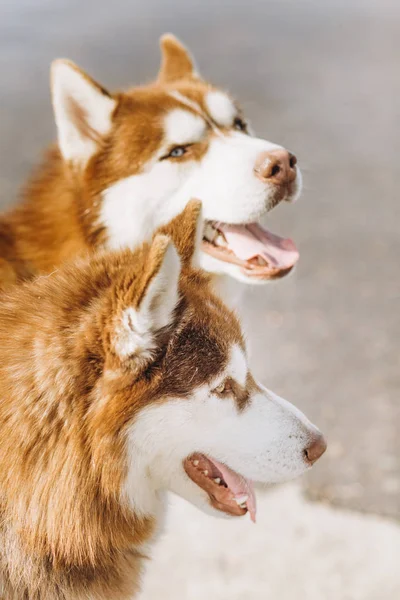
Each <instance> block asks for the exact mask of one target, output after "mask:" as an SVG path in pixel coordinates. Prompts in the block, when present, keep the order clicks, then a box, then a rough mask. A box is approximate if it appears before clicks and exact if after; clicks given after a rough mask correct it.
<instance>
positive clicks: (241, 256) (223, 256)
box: [202, 221, 299, 280]
mask: <svg viewBox="0 0 400 600" xmlns="http://www.w3.org/2000/svg"><path fill="white" fill-rule="evenodd" d="M202 249H203V251H204V252H206V253H207V254H210V255H211V256H213V257H214V258H217V259H218V260H222V261H224V262H227V263H231V264H234V265H237V266H238V267H239V268H240V270H241V272H242V273H243V274H244V275H246V276H247V277H249V278H252V279H260V280H263V279H265V280H267V279H277V278H279V277H283V276H284V275H286V274H287V273H289V272H290V271H291V270H292V268H293V267H294V265H295V264H296V262H297V261H298V259H299V252H298V250H297V248H296V246H295V245H294V243H293V242H292V240H291V239H288V238H282V237H280V236H278V235H275V234H273V233H271V232H270V231H268V230H267V229H265V228H264V227H262V226H261V225H259V224H258V223H248V224H246V225H229V224H228V223H222V222H221V221H206V224H205V227H204V235H203V243H202Z"/></svg>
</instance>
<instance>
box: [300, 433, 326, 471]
mask: <svg viewBox="0 0 400 600" xmlns="http://www.w3.org/2000/svg"><path fill="white" fill-rule="evenodd" d="M325 450H326V441H325V438H324V436H323V435H322V433H316V434H314V435H313V436H312V438H311V440H310V442H309V444H308V446H307V448H305V450H304V456H305V459H306V461H307V462H308V463H310V465H313V464H314V463H315V462H317V460H318V459H319V458H321V456H322V455H323V453H324V452H325Z"/></svg>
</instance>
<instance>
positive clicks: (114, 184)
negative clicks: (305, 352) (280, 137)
mask: <svg viewBox="0 0 400 600" xmlns="http://www.w3.org/2000/svg"><path fill="white" fill-rule="evenodd" d="M51 81H52V84H51V87H52V98H53V105H54V112H55V118H56V123H57V128H58V146H59V148H58V149H53V150H52V151H51V152H50V153H49V154H48V156H47V158H46V160H45V162H44V164H43V166H42V168H41V169H40V170H39V172H38V173H37V175H36V177H35V178H34V179H33V181H32V182H31V184H30V185H29V186H28V187H27V190H26V193H25V200H24V202H23V203H22V204H21V205H20V206H19V207H18V208H17V209H15V210H14V211H12V212H11V213H10V214H9V215H7V216H5V217H4V218H3V220H2V221H1V222H0V260H1V262H0V278H1V280H2V281H3V286H4V285H6V284H7V283H12V282H14V281H17V280H19V279H24V278H26V277H27V276H29V275H30V274H37V273H40V272H48V271H51V270H53V269H54V267H56V266H58V265H59V264H60V263H61V262H63V261H64V260H67V259H70V258H71V257H73V256H74V255H76V254H79V253H82V252H83V251H85V250H87V249H90V248H94V247H108V248H120V247H126V246H128V247H135V246H136V245H137V244H138V243H141V242H142V241H144V240H146V239H149V238H151V236H152V235H153V233H154V231H155V230H156V229H157V228H158V227H159V226H160V225H162V224H163V223H166V222H168V221H169V220H170V219H171V218H172V217H173V216H175V215H176V214H178V213H179V212H180V211H181V210H182V209H183V207H184V206H185V205H186V203H187V201H188V200H189V199H190V198H193V197H195V198H199V199H200V200H201V201H202V202H203V207H204V217H205V219H206V225H205V228H204V232H203V236H204V237H203V246H202V254H201V264H202V266H203V268H205V269H206V270H208V271H210V272H211V273H216V274H228V275H230V276H232V277H235V278H236V279H239V280H240V281H243V282H246V283H261V282H265V281H268V280H270V279H274V278H278V277H282V276H283V275H285V274H287V273H288V272H289V271H290V270H291V269H292V267H293V265H294V264H295V263H296V261H297V259H298V252H297V250H296V248H295V246H294V244H293V242H292V241H291V240H288V239H283V238H280V237H278V236H275V235H273V234H271V233H270V232H269V231H267V230H266V229H264V228H263V227H262V226H261V225H260V224H259V220H260V219H261V218H262V217H263V216H264V215H265V214H266V213H267V211H269V210H270V209H271V208H273V207H274V206H275V205H276V204H278V203H279V202H281V201H288V202H290V201H294V200H295V199H296V198H297V197H298V196H299V193H300V190H301V174H300V171H299V169H298V167H297V164H296V162H297V161H296V157H295V156H294V155H293V154H291V153H290V152H288V151H287V150H285V149H284V148H282V147H281V146H278V145H277V144H274V143H271V142H268V141H266V140H263V139H258V138H256V137H253V136H252V135H251V133H250V129H249V126H248V124H247V121H246V119H245V117H244V115H243V113H242V111H241V109H240V108H239V107H238V105H237V104H236V102H235V101H234V100H233V99H232V98H231V97H230V96H229V95H228V94H227V93H225V92H222V91H221V90H219V89H218V88H216V87H215V86H213V85H211V84H209V83H206V82H205V81H204V80H203V79H201V77H200V76H199V75H198V73H197V72H196V71H195V69H194V66H193V62H192V59H191V58H190V56H189V54H188V52H187V50H186V49H185V48H184V47H183V46H182V45H181V44H180V43H179V42H178V41H177V40H176V39H175V38H174V37H173V36H171V35H167V36H164V37H163V38H162V64H161V68H160V72H159V75H158V78H157V81H156V82H154V83H152V84H149V85H146V86H142V87H138V88H133V89H131V90H128V91H126V92H122V93H115V94H110V93H109V92H107V91H106V90H105V89H104V88H103V87H101V86H100V85H98V84H97V83H95V82H94V81H93V80H92V79H91V78H90V77H89V76H88V75H86V74H85V73H84V72H83V71H82V70H80V69H79V68H78V67H77V66H75V65H74V64H73V63H71V62H69V61H65V60H58V61H55V62H54V64H53V66H52V77H51Z"/></svg>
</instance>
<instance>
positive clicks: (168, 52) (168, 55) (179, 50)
mask: <svg viewBox="0 0 400 600" xmlns="http://www.w3.org/2000/svg"><path fill="white" fill-rule="evenodd" d="M160 46H161V67H160V71H159V73H158V81H160V82H162V83H172V82H174V81H178V80H179V79H188V78H189V79H190V78H197V77H198V74H197V72H196V69H195V65H194V61H193V58H192V56H191V55H190V52H189V50H187V49H186V48H185V46H184V45H183V44H182V43H181V42H180V41H179V40H178V39H177V38H176V37H175V36H174V35H172V33H166V34H164V35H163V36H162V37H161V38H160Z"/></svg>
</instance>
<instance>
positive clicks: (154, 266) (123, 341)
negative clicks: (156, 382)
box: [114, 235, 181, 361]
mask: <svg viewBox="0 0 400 600" xmlns="http://www.w3.org/2000/svg"><path fill="white" fill-rule="evenodd" d="M180 274H181V259H180V257H179V255H178V252H177V250H176V248H175V246H174V245H173V244H172V242H171V239H170V238H169V237H168V236H166V235H157V236H156V237H155V238H154V240H153V242H152V245H151V248H150V251H149V254H148V258H147V260H146V264H145V266H144V269H143V274H142V275H141V278H140V279H141V280H140V282H136V283H135V284H134V286H132V283H131V281H130V280H129V279H128V281H127V280H126V279H125V278H123V279H122V280H121V281H120V282H119V283H117V284H116V288H115V289H114V295H115V301H116V302H117V307H116V308H117V310H116V323H115V326H114V350H115V352H116V354H117V355H118V356H119V358H120V359H122V360H123V359H125V358H128V357H129V358H131V359H132V358H134V359H138V360H140V361H143V360H145V361H146V360H149V358H151V354H152V351H153V350H154V343H155V334H156V333H157V332H159V331H160V330H161V329H163V328H165V327H167V326H168V325H169V324H171V322H172V320H173V313H174V309H175V308H176V306H177V304H178V302H179V278H180ZM132 287H133V289H132Z"/></svg>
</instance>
